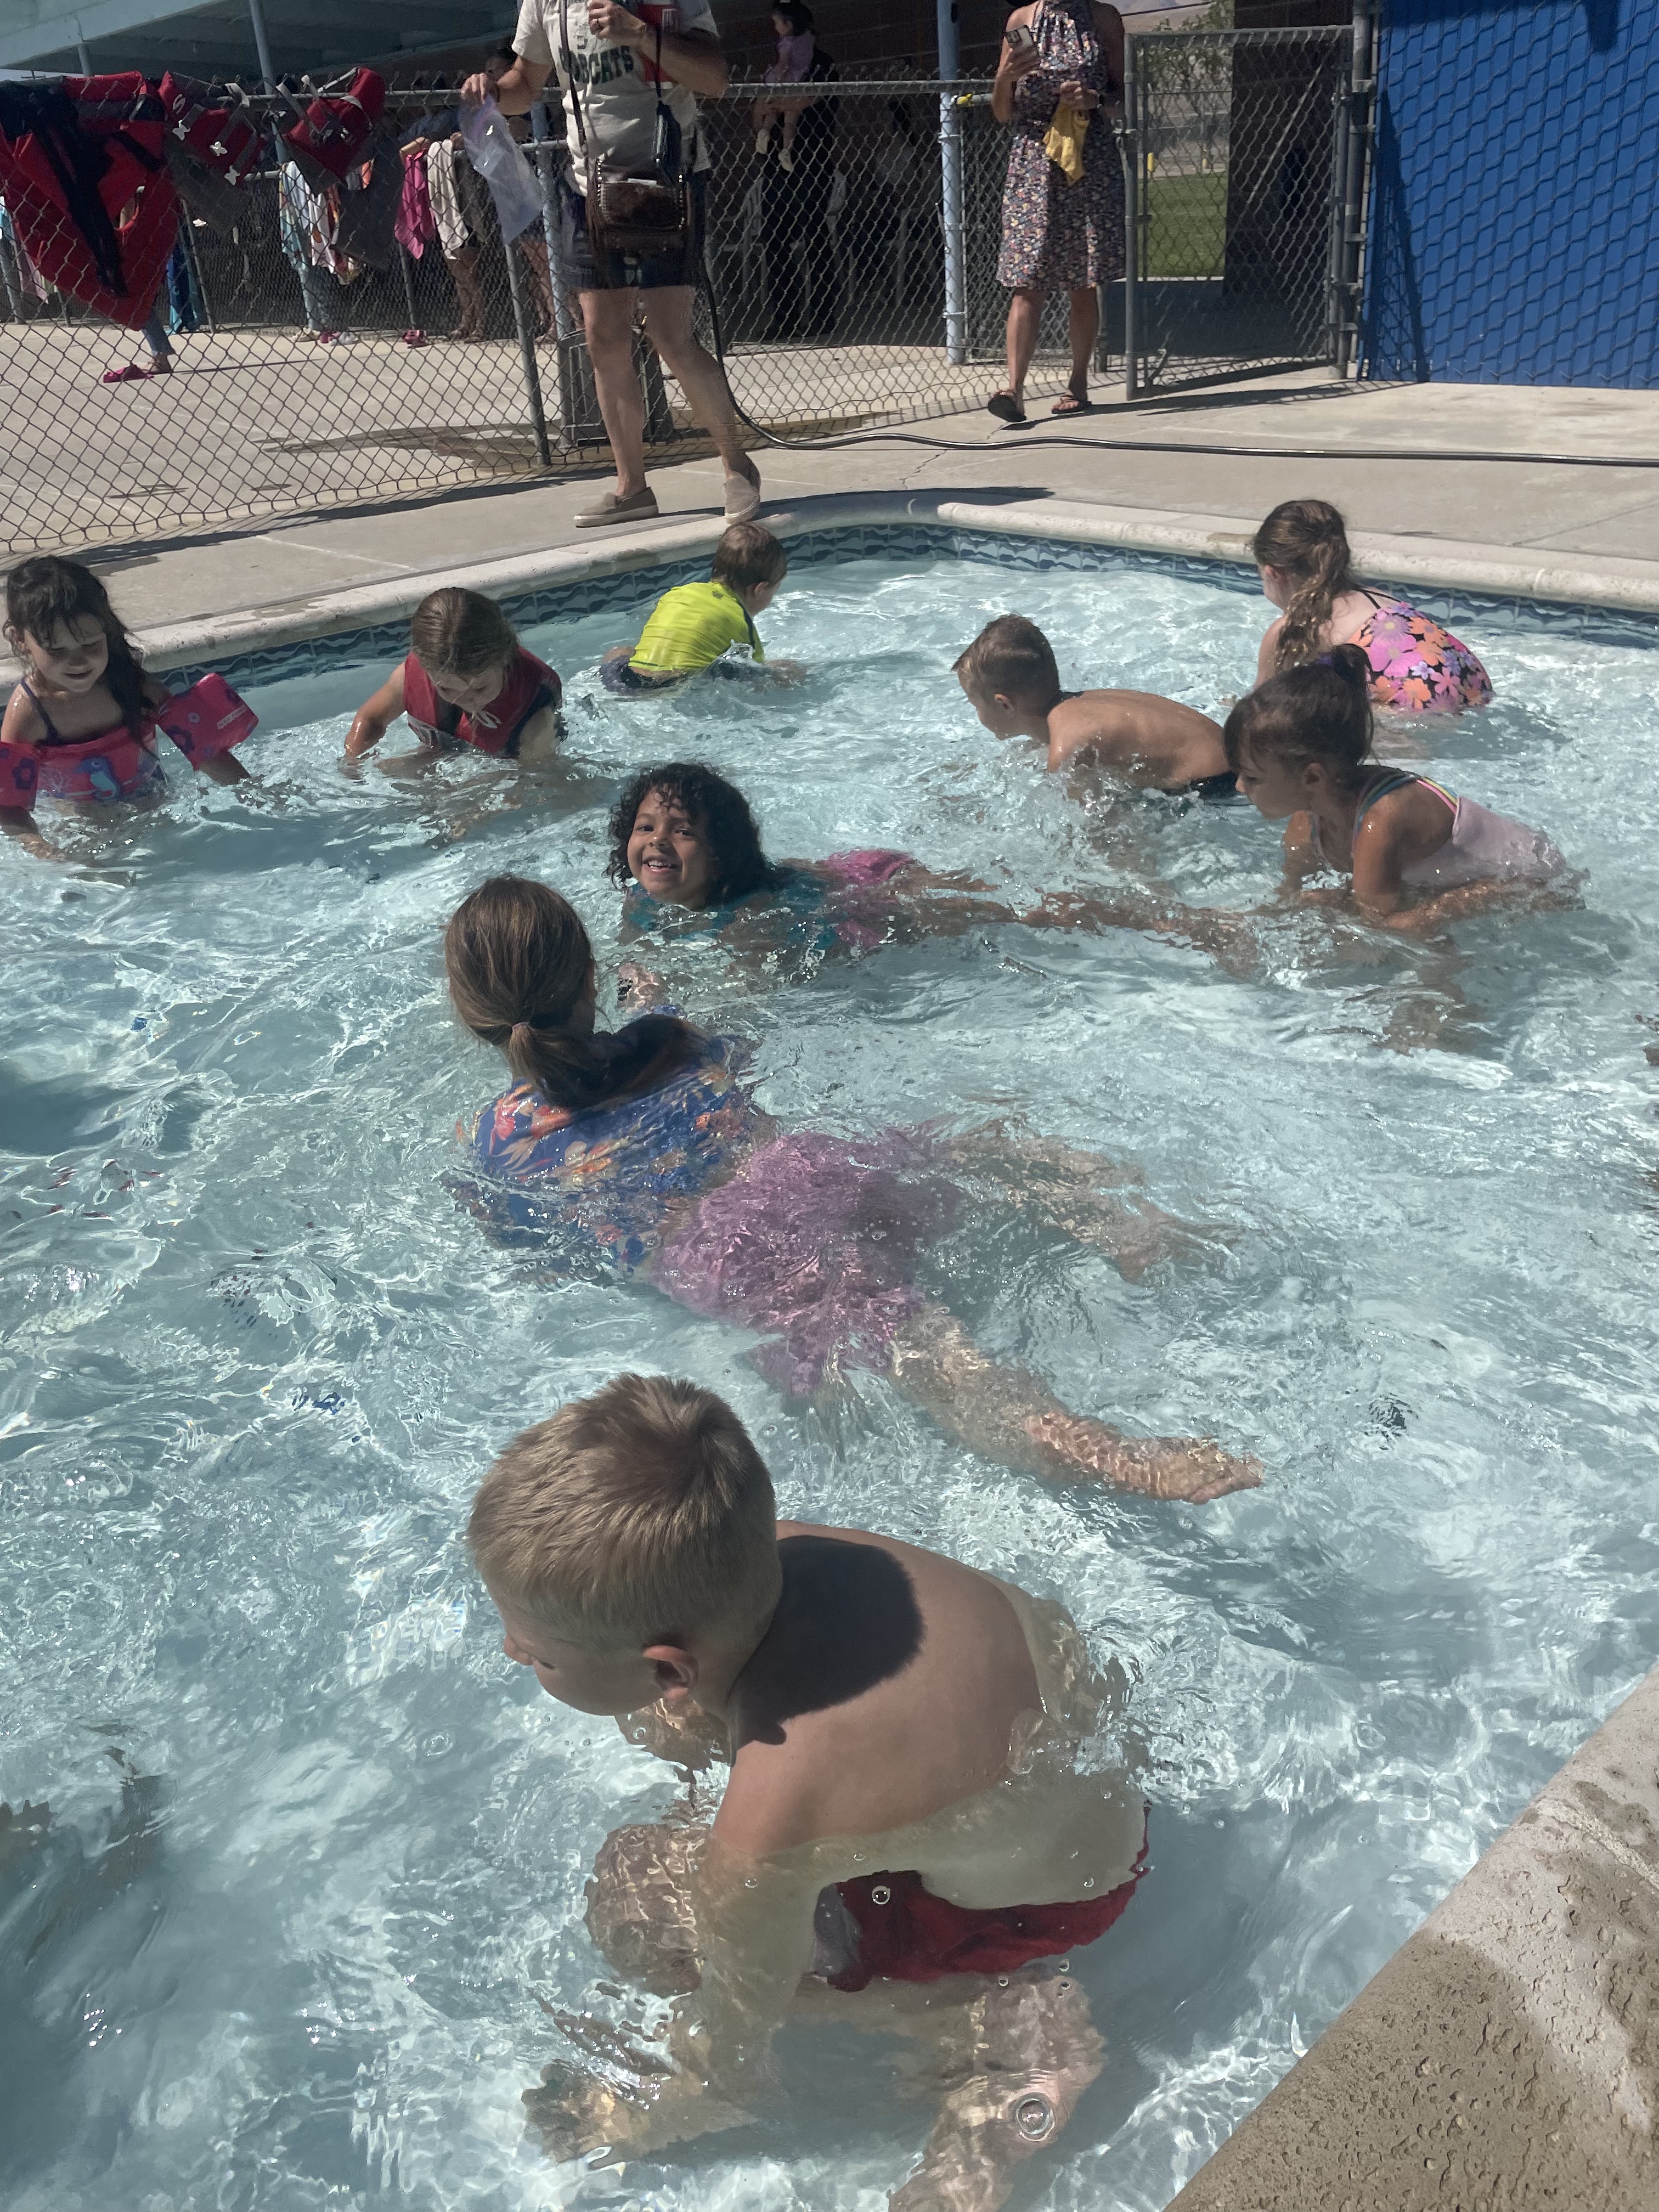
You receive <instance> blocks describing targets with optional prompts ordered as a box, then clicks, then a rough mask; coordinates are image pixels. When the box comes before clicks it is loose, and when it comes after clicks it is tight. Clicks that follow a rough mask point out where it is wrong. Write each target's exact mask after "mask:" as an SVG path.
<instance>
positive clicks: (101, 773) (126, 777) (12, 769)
mask: <svg viewBox="0 0 1659 2212" xmlns="http://www.w3.org/2000/svg"><path fill="white" fill-rule="evenodd" d="M29 696H30V697H31V698H33V697H34V695H33V692H31V693H30V694H29ZM34 703H35V708H36V711H37V712H38V713H39V714H40V719H41V720H42V721H43V722H44V723H45V724H46V729H47V732H48V733H49V734H48V737H47V739H46V743H45V744H33V745H19V744H5V743H0V806H16V807H25V808H27V807H31V806H33V804H34V802H35V800H36V799H41V798H45V799H76V800H81V801H85V800H88V799H144V798H147V797H148V796H149V793H151V792H152V791H156V790H159V789H160V788H161V781H162V777H161V762H160V761H159V760H158V759H157V757H156V753H155V732H156V731H157V730H163V731H165V732H167V736H168V737H170V738H172V740H173V744H175V745H177V746H178V748H179V751H180V752H181V753H183V754H184V756H185V759H186V760H187V761H189V763H191V767H192V768H199V767H200V766H201V765H202V763H203V762H204V761H209V760H212V759H213V758H214V757H215V756H216V754H219V753H224V752H228V751H229V750H230V749H231V747H232V746H233V745H239V744H240V743H241V742H242V739H243V738H245V737H246V736H247V735H248V733H249V732H250V731H252V730H256V729H258V726H259V720H258V715H257V714H255V713H254V711H253V709H252V708H251V707H250V706H249V705H248V704H247V702H246V700H245V699H241V698H239V697H238V696H237V695H236V693H235V692H234V691H233V690H231V688H230V686H229V684H227V683H226V681H225V679H224V678H223V677H222V676H204V677H203V678H201V680H200V681H199V682H198V683H196V684H191V688H190V690H188V691H181V692H179V695H178V696H177V697H176V698H172V699H169V700H168V701H167V702H166V704H165V705H164V706H161V707H158V708H155V709H154V710H151V709H149V708H146V709H145V712H144V714H143V715H142V716H141V718H140V720H139V724H138V734H137V736H135V735H134V734H133V732H131V730H130V729H129V728H128V726H127V725H126V724H125V722H117V723H115V724H114V725H113V726H112V727H111V728H110V729H107V730H103V731H100V732H98V733H97V734H96V735H95V736H94V737H90V738H68V739H65V738H60V737H58V734H57V733H56V732H55V731H53V730H52V717H51V716H50V714H47V713H46V708H44V706H42V704H41V702H40V700H39V699H35V702H34Z"/></svg>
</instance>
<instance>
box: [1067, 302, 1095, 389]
mask: <svg viewBox="0 0 1659 2212" xmlns="http://www.w3.org/2000/svg"><path fill="white" fill-rule="evenodd" d="M1099 336H1100V295H1099V293H1098V292H1097V291H1096V289H1095V288H1094V286H1093V285H1092V284H1089V285H1085V287H1084V289H1082V290H1081V291H1075V292H1073V295H1072V307H1071V337H1072V379H1071V388H1072V391H1073V394H1074V395H1075V397H1076V398H1079V399H1086V398H1088V397H1089V370H1090V368H1091V365H1092V363H1093V361H1094V357H1095V342H1096V340H1097V338H1098V337H1099Z"/></svg>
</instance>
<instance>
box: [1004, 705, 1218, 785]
mask: <svg viewBox="0 0 1659 2212" xmlns="http://www.w3.org/2000/svg"><path fill="white" fill-rule="evenodd" d="M1085 761H1093V762H1097V763H1099V765H1100V766H1101V767H1103V768H1109V769H1112V770H1113V771H1114V772H1115V774H1117V775H1122V776H1126V777H1127V779H1128V781H1130V782H1132V783H1136V784H1140V785H1143V786H1147V787H1152V788H1154V789H1158V790H1162V791H1181V790H1184V789H1185V788H1186V787H1187V786H1188V785H1189V784H1194V783H1202V782H1203V781H1205V780H1206V777H1209V776H1212V775H1226V773H1227V752H1226V748H1225V745H1224V744H1223V743H1222V740H1221V727H1220V725H1219V724H1218V723H1217V722H1212V720H1210V717H1209V716H1208V715H1207V714H1200V713H1199V711H1198V709H1197V708H1196V707H1183V706H1182V704H1181V702H1179V701H1178V700H1175V699H1163V698H1160V697H1159V696H1158V694H1157V693H1156V692H1152V691H1078V692H1074V693H1073V696H1071V697H1070V698H1069V699H1062V700H1061V701H1060V703H1059V705H1058V706H1056V707H1053V708H1050V709H1049V713H1048V767H1049V768H1050V769H1061V768H1067V767H1070V766H1071V765H1072V764H1073V763H1074V762H1077V763H1082V762H1085Z"/></svg>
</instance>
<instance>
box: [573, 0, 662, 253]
mask: <svg viewBox="0 0 1659 2212" xmlns="http://www.w3.org/2000/svg"><path fill="white" fill-rule="evenodd" d="M569 8H570V0H559V46H560V52H561V55H562V59H563V62H564V75H565V82H566V85H567V87H568V90H569V94H570V106H571V112H572V113H573V114H574V117H575V118H576V143H577V144H578V145H579V146H580V148H581V168H582V178H581V183H582V188H583V191H584V195H585V197H586V202H587V235H588V237H589V239H590V240H592V244H593V245H594V246H595V247H596V248H598V249H599V251H600V252H611V253H629V254H658V253H672V252H675V251H677V250H678V251H682V252H683V251H684V250H685V248H687V247H688V246H690V242H691V235H692V227H693V225H692V209H691V185H690V179H689V178H688V177H687V176H686V174H685V171H684V161H683V159H682V149H681V144H680V127H679V125H678V122H676V120H675V118H674V116H673V114H672V112H671V110H670V109H669V107H668V106H666V105H665V101H664V100H663V96H662V90H661V85H662V25H661V24H660V23H659V24H658V25H657V62H656V69H657V85H658V91H657V135H656V143H655V145H654V147H653V160H652V161H651V162H650V163H649V164H648V165H647V164H644V163H641V162H638V161H618V160H617V157H616V156H615V155H610V154H603V155H602V154H600V153H599V152H598V151H597V149H595V148H594V147H592V146H590V145H589V143H588V140H587V127H586V124H585V123H584V121H583V119H582V96H581V94H580V93H579V92H578V91H577V89H576V70H575V65H574V61H573V58H572V56H571V52H570V32H569Z"/></svg>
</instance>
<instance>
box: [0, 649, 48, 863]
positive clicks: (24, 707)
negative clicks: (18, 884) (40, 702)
mask: <svg viewBox="0 0 1659 2212" xmlns="http://www.w3.org/2000/svg"><path fill="white" fill-rule="evenodd" d="M45 735H46V732H45V730H44V729H42V727H41V726H40V715H39V714H38V713H37V712H36V710H35V707H34V702H33V700H32V699H31V698H30V697H29V696H28V693H27V691H25V690H24V689H23V687H22V685H21V684H19V685H18V687H17V689H16V690H15V691H14V692H13V693H12V695H11V696H10V698H9V699H8V700H7V702H6V711H5V714H4V715H3V717H0V744H6V745H27V746H28V747H29V748H30V749H31V750H33V748H34V747H35V746H36V745H37V744H39V743H40V739H41V738H44V737H45ZM0 831H3V832H4V834H5V835H6V836H8V837H15V839H16V840H17V842H18V843H19V844H20V845H21V846H22V847H23V848H24V850H25V851H26V852H29V853H33V855H34V857H35V859H36V860H61V859H62V858H63V855H62V854H60V853H58V851H56V850H55V849H54V848H53V847H52V843H51V842H50V841H49V840H48V839H47V838H46V837H44V836H42V835H41V833H40V826H39V824H38V823H36V821H35V819H34V810H33V807H32V806H0Z"/></svg>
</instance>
